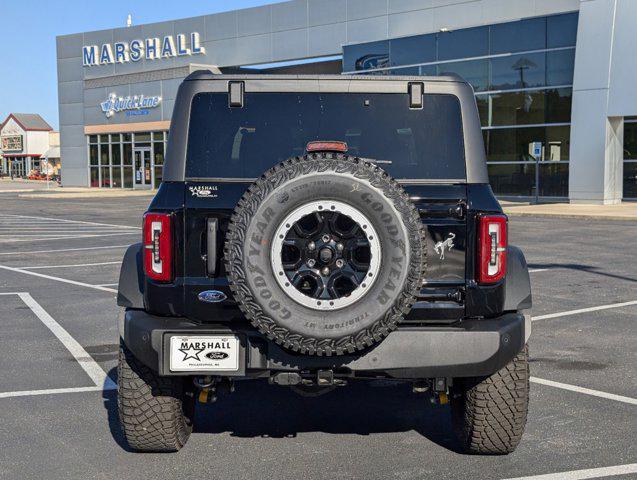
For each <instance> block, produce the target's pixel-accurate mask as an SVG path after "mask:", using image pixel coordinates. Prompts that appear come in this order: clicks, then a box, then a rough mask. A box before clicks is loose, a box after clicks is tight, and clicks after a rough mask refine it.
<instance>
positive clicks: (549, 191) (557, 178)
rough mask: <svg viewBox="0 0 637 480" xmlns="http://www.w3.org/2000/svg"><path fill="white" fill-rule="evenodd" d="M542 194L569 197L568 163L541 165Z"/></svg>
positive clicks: (543, 195)
mask: <svg viewBox="0 0 637 480" xmlns="http://www.w3.org/2000/svg"><path fill="white" fill-rule="evenodd" d="M540 196H541V197H568V163H556V164H554V165H550V164H549V165H547V164H543V165H540Z"/></svg>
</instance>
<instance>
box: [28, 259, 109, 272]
mask: <svg viewBox="0 0 637 480" xmlns="http://www.w3.org/2000/svg"><path fill="white" fill-rule="evenodd" d="M121 263H122V262H121V261H117V262H100V263H76V264H74V265H38V266H36V267H17V268H20V269H22V270H38V269H42V268H69V267H96V266H99V265H120V264H121Z"/></svg>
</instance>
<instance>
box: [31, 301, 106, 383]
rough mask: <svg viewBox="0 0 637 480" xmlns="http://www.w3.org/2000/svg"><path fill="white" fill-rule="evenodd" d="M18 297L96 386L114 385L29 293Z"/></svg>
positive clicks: (80, 346)
mask: <svg viewBox="0 0 637 480" xmlns="http://www.w3.org/2000/svg"><path fill="white" fill-rule="evenodd" d="M18 296H19V297H20V298H21V299H22V301H23V302H24V303H25V304H26V305H27V306H28V307H29V308H30V309H31V311H32V312H33V313H34V314H35V316H37V317H38V318H39V319H40V321H41V322H42V323H43V324H44V325H45V326H46V327H47V328H48V329H49V330H50V331H51V333H53V335H55V336H56V338H57V339H58V340H59V341H60V342H62V344H63V345H64V346H65V347H66V349H67V350H68V351H69V352H70V353H71V355H73V358H75V360H76V361H77V362H78V363H79V364H80V366H81V367H82V368H83V369H84V371H85V372H86V374H87V375H88V376H89V377H90V378H91V380H92V381H93V383H94V384H95V385H96V386H98V387H100V388H101V387H102V386H103V385H104V386H108V387H109V388H110V387H112V386H113V385H114V382H113V381H112V380H111V379H110V377H109V376H108V375H106V372H105V371H104V370H103V369H102V367H100V366H99V364H98V363H97V362H96V361H95V360H93V357H91V356H90V355H89V354H88V352H87V351H86V350H84V347H82V345H80V343H79V342H78V341H77V340H75V339H74V338H73V337H72V336H71V335H70V334H69V332H67V331H66V330H65V329H64V327H62V325H60V324H59V323H58V322H56V321H55V320H54V319H53V317H52V316H51V315H49V314H48V312H47V311H46V310H44V308H42V306H41V305H40V304H39V303H38V302H36V301H35V299H34V298H33V297H32V296H31V295H30V294H29V293H27V292H21V293H18Z"/></svg>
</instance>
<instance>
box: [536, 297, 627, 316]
mask: <svg viewBox="0 0 637 480" xmlns="http://www.w3.org/2000/svg"><path fill="white" fill-rule="evenodd" d="M632 305H637V300H633V301H630V302H622V303H611V304H608V305H599V306H597V307H588V308H579V309H577V310H567V311H565V312H558V313H549V314H548V315H538V316H537V317H532V318H531V320H533V321H536V320H548V319H550V318H559V317H568V316H570V315H577V314H580V313H587V312H598V311H600V310H609V309H611V308H621V307H630V306H632Z"/></svg>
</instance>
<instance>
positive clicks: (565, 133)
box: [544, 126, 571, 162]
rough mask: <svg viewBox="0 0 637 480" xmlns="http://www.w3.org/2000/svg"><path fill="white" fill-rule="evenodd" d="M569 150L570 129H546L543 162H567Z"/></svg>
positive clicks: (567, 127)
mask: <svg viewBox="0 0 637 480" xmlns="http://www.w3.org/2000/svg"><path fill="white" fill-rule="evenodd" d="M570 149H571V127H569V126H563V127H547V128H546V145H545V147H544V161H546V162H564V161H568V159H569V153H570Z"/></svg>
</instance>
